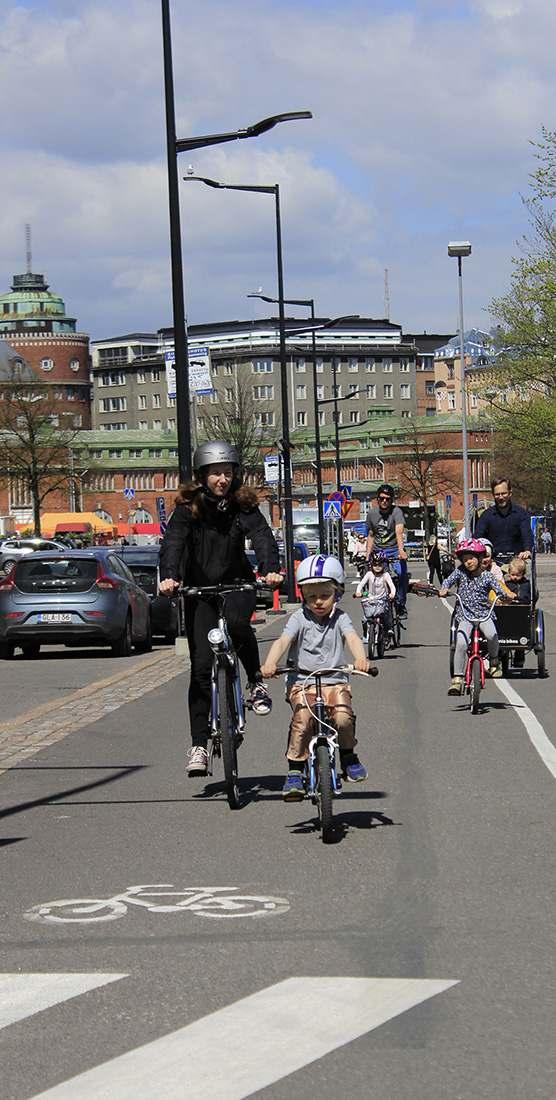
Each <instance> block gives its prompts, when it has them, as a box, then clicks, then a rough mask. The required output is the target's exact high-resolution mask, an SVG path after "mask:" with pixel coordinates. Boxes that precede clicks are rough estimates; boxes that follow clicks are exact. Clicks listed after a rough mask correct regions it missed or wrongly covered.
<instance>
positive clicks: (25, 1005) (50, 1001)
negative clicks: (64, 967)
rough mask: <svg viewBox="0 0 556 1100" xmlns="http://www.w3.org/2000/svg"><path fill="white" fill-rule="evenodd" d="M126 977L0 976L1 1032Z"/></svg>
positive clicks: (90, 975)
mask: <svg viewBox="0 0 556 1100" xmlns="http://www.w3.org/2000/svg"><path fill="white" fill-rule="evenodd" d="M120 978H127V974H67V973H64V974H56V973H52V974H0V1028H2V1027H7V1026H8V1024H15V1023H17V1021H18V1020H25V1019H26V1017H27V1016H33V1015H34V1014H35V1012H42V1011H43V1009H45V1008H52V1006H53V1005H56V1004H59V1003H60V1001H68V1000H69V999H70V997H78V996H80V994H81V993H88V992H89V990H90V989H98V987H99V986H101V985H107V984H108V982H117V981H119V980H120Z"/></svg>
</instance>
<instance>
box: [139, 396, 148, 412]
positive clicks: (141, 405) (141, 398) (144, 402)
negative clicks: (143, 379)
mask: <svg viewBox="0 0 556 1100" xmlns="http://www.w3.org/2000/svg"><path fill="white" fill-rule="evenodd" d="M137 407H138V408H139V409H146V407H147V395H146V393H140V394H139V396H138V398H137Z"/></svg>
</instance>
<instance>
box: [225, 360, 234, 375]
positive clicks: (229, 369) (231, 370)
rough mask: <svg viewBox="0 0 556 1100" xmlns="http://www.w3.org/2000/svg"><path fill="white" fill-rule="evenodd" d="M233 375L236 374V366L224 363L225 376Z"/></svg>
mask: <svg viewBox="0 0 556 1100" xmlns="http://www.w3.org/2000/svg"><path fill="white" fill-rule="evenodd" d="M233 373H234V364H233V363H224V374H228V375H229V374H233Z"/></svg>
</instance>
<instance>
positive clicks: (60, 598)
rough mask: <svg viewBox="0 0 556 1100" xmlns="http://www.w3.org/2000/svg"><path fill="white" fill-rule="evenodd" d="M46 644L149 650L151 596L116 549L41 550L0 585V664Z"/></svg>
mask: <svg viewBox="0 0 556 1100" xmlns="http://www.w3.org/2000/svg"><path fill="white" fill-rule="evenodd" d="M41 645H66V646H89V645H95V646H96V645H104V646H110V647H111V649H112V653H113V654H114V656H115V657H128V656H129V655H130V653H131V651H132V648H133V646H135V649H136V650H138V651H139V652H145V653H146V652H148V651H149V650H150V649H152V637H151V605H150V600H149V597H148V596H147V594H146V592H144V591H143V589H142V588H141V587H140V586H139V585H138V584H137V583H136V581H135V580H134V578H133V575H132V573H131V572H130V571H129V569H128V567H127V565H126V564H125V562H123V561H122V560H121V558H120V557H118V556H117V554H115V553H114V551H113V550H112V549H111V548H109V547H92V548H91V549H85V550H65V551H64V552H60V551H58V552H53V551H49V552H43V551H40V552H39V551H37V552H36V553H35V554H27V555H25V556H24V557H21V558H20V559H19V561H17V562H16V563H15V565H14V566H13V567H12V569H11V571H10V573H8V575H7V576H5V577H3V578H2V579H1V580H0V658H4V659H6V658H9V657H12V656H13V653H14V649H15V648H16V646H19V648H20V649H22V650H23V653H24V654H25V656H26V657H37V656H38V654H39V651H40V648H41Z"/></svg>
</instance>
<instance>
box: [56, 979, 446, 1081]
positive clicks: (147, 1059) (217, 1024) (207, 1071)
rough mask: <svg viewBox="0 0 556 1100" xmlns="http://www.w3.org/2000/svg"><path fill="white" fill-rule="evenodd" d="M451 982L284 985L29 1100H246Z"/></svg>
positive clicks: (300, 981)
mask: <svg viewBox="0 0 556 1100" xmlns="http://www.w3.org/2000/svg"><path fill="white" fill-rule="evenodd" d="M457 984H458V983H457V982H456V981H449V980H447V981H441V980H438V981H435V980H429V979H406V978H288V979H287V980H286V981H283V982H279V983H278V984H277V985H272V986H269V988H268V989H263V990H261V992H260V993H254V994H253V995H252V996H250V997H245V998H244V1000H241V1001H237V1002H236V1003H235V1004H232V1005H228V1007H227V1008H222V1009H220V1010H219V1011H218V1012H213V1013H211V1015H210V1016H204V1017H203V1018H202V1019H201V1020H196V1021H195V1023H193V1024H189V1025H188V1026H187V1027H183V1028H180V1029H179V1031H174V1032H173V1033H172V1034H170V1035H165V1036H163V1037H162V1038H161V1039H155V1040H154V1042H152V1043H147V1044H146V1045H145V1046H142V1047H138V1048H137V1050H132V1051H129V1052H128V1053H127V1054H122V1055H120V1057H118V1058H114V1059H112V1061H110V1062H106V1063H105V1064H104V1065H101V1066H97V1068H96V1069H92V1070H88V1071H87V1072H86V1073H82V1074H80V1075H79V1076H78V1077H73V1078H72V1079H71V1080H69V1081H65V1082H64V1083H63V1084H61V1085H55V1086H54V1088H51V1089H48V1090H47V1091H46V1092H41V1093H40V1095H39V1096H36V1097H35V1098H34V1100H75V1098H76V1097H77V1096H78V1097H79V1100H99V1097H101V1096H106V1097H108V1096H114V1097H116V1096H117V1098H118V1100H152V1098H153V1096H163V1097H164V1100H183V1097H184V1096H186V1097H187V1100H209V1098H210V1100H243V1098H245V1097H247V1096H251V1094H252V1093H254V1092H257V1091H258V1090H259V1089H264V1088H266V1087H267V1086H268V1085H271V1084H273V1082H275V1081H279V1080H280V1079H281V1078H282V1077H286V1076H287V1075H288V1074H290V1073H294V1072H295V1071H296V1070H298V1069H301V1068H302V1067H303V1066H306V1065H308V1064H309V1063H310V1062H315V1061H316V1060H317V1059H318V1058H322V1057H323V1056H324V1055H325V1054H328V1053H329V1052H330V1051H331V1050H336V1049H337V1048H338V1047H341V1046H343V1045H344V1044H345V1043H350V1042H352V1040H353V1039H357V1038H359V1036H361V1035H364V1034H365V1033H366V1032H368V1031H372V1030H373V1028H376V1027H380V1025H381V1024H384V1023H386V1021H387V1020H391V1019H392V1018H393V1017H394V1016H399V1015H400V1014H401V1013H402V1012H406V1011H407V1010H408V1009H410V1008H413V1007H414V1006H415V1005H418V1004H421V1003H422V1002H423V1001H426V1000H428V998H429V997H434V996H436V994H437V993H442V992H443V991H444V990H446V989H449V988H450V987H451V986H453V985H457Z"/></svg>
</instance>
